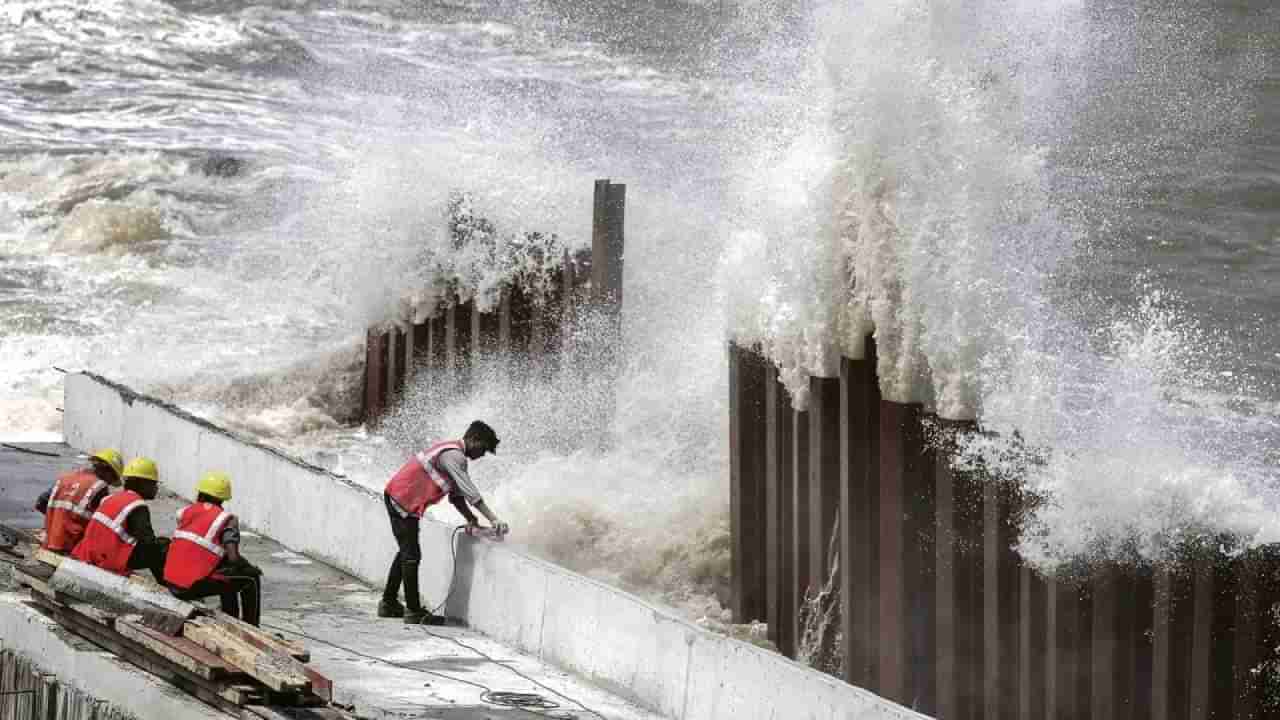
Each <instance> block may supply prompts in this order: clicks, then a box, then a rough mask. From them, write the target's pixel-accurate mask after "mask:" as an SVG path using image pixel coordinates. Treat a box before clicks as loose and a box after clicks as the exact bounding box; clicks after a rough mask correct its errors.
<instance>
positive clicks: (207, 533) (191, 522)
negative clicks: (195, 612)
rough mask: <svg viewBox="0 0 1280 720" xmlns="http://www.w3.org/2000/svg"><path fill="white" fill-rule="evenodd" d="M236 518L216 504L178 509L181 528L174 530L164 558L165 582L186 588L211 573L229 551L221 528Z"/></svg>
mask: <svg viewBox="0 0 1280 720" xmlns="http://www.w3.org/2000/svg"><path fill="white" fill-rule="evenodd" d="M234 517H235V515H232V514H231V513H229V512H227V511H226V510H223V509H222V508H221V507H219V506H217V505H214V504H213V503H203V502H200V503H195V504H194V505H188V506H186V507H184V508H182V509H181V510H179V511H178V529H177V530H175V531H173V541H172V542H171V543H169V555H168V557H166V558H165V561H164V579H165V582H167V583H169V584H170V585H174V586H177V587H180V588H184V589H185V588H189V587H191V586H192V585H194V584H196V582H197V581H199V580H203V579H204V578H207V577H209V576H210V575H212V574H213V570H214V568H216V567H218V563H220V562H222V556H223V554H224V553H226V550H224V549H223V547H222V543H221V542H220V536H221V534H222V530H223V529H224V528H226V526H227V523H228V522H231V519H232V518H234Z"/></svg>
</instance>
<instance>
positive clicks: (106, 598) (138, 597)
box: [48, 558, 196, 635]
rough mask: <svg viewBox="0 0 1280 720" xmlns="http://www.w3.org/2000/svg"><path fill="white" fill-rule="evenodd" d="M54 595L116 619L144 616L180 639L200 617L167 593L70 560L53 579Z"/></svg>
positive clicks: (152, 625) (148, 622)
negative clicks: (187, 624)
mask: <svg viewBox="0 0 1280 720" xmlns="http://www.w3.org/2000/svg"><path fill="white" fill-rule="evenodd" d="M48 585H49V587H50V588H52V589H53V591H54V592H57V593H64V594H66V595H68V596H71V597H74V598H76V599H77V600H80V601H83V602H87V603H90V604H92V605H94V606H96V607H99V608H101V609H103V610H105V611H107V612H111V613H114V614H116V615H132V614H137V615H141V616H142V617H143V619H144V621H145V622H146V623H147V625H149V626H151V627H154V628H156V629H158V630H161V631H163V632H166V633H168V634H170V635H176V634H177V633H178V631H179V630H180V629H181V628H182V623H183V622H185V621H186V620H187V618H190V617H192V616H193V615H195V613H196V608H195V606H194V605H192V604H190V603H187V602H183V601H181V600H178V599H177V598H175V597H173V596H172V595H170V594H169V593H167V592H164V591H161V590H158V589H152V588H151V587H149V586H146V585H144V584H142V583H137V582H130V581H129V579H128V578H125V577H121V576H119V575H115V574H113V573H109V572H107V571H106V570H102V569H101V568H97V567H94V566H92V565H88V564H86V563H82V562H78V561H76V560H72V559H71V558H66V559H64V560H63V562H62V564H61V565H60V566H59V567H58V569H57V570H56V571H54V573H53V576H52V577H50V578H49V583H48Z"/></svg>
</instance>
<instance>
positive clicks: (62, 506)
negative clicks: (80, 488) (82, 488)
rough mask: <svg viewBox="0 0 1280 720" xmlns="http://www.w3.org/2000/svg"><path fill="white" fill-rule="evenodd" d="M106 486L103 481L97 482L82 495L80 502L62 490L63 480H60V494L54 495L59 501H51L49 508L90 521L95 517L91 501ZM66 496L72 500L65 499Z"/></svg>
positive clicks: (71, 494)
mask: <svg viewBox="0 0 1280 720" xmlns="http://www.w3.org/2000/svg"><path fill="white" fill-rule="evenodd" d="M95 478H96V476H95ZM106 486H107V484H106V483H104V482H102V481H101V480H95V482H94V483H93V484H92V485H90V486H89V489H88V490H87V491H86V492H84V493H83V494H81V495H80V498H79V500H76V498H75V495H74V494H73V493H71V492H64V490H63V488H62V480H61V479H59V480H58V492H57V493H55V494H54V497H55V498H58V499H56V500H50V501H49V507H51V508H58V509H59V510H66V511H67V512H69V513H73V514H75V515H79V516H80V517H82V518H84V519H85V520H88V519H89V518H91V517H93V513H91V512H89V501H90V500H92V499H93V497H94V496H95V495H97V494H98V493H99V492H101V490H102V489H103V488H105V487H106ZM64 496H70V498H69V499H63V498H64Z"/></svg>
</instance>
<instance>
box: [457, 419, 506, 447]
mask: <svg viewBox="0 0 1280 720" xmlns="http://www.w3.org/2000/svg"><path fill="white" fill-rule="evenodd" d="M462 439H463V440H465V441H466V443H467V445H469V446H472V447H474V446H475V445H477V444H479V445H484V446H485V447H486V448H488V449H489V452H491V453H496V452H497V451H498V433H496V432H494V431H493V428H491V427H489V425H488V424H486V423H485V422H483V421H481V420H476V421H475V422H473V423H471V426H470V427H468V428H467V433H466V434H465V435H463V436H462Z"/></svg>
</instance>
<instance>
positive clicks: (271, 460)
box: [64, 374, 923, 720]
mask: <svg viewBox="0 0 1280 720" xmlns="http://www.w3.org/2000/svg"><path fill="white" fill-rule="evenodd" d="M65 393H66V399H65V406H66V410H65V415H64V433H65V436H66V440H67V442H68V443H69V444H71V445H72V446H73V447H76V448H80V449H86V448H90V447H99V446H114V447H119V448H120V449H121V450H122V451H123V452H125V453H126V454H127V455H148V456H150V457H153V458H155V460H156V461H157V462H158V463H159V464H160V467H161V472H162V473H163V475H164V477H165V478H167V479H171V482H170V483H167V485H168V487H169V488H170V489H171V490H173V491H174V492H177V493H180V494H190V493H191V491H192V487H193V485H194V481H195V479H196V478H197V477H199V475H200V474H201V473H202V472H204V471H207V470H212V469H220V470H225V471H226V472H228V473H230V474H231V476H232V478H233V480H234V482H235V498H234V500H233V501H232V504H231V506H230V508H231V509H232V510H234V511H235V512H236V513H237V514H238V515H239V516H240V518H241V520H242V521H243V522H244V523H245V524H246V525H248V526H249V527H251V528H253V529H254V530H257V531H258V532H261V533H263V534H266V535H268V536H270V537H272V538H274V539H276V540H278V541H279V542H281V543H283V544H285V545H287V546H289V547H292V548H294V549H296V550H299V551H304V552H307V553H309V554H311V555H313V556H315V557H318V558H321V559H324V560H326V561H327V562H329V563H331V564H333V565H334V566H335V567H338V568H341V569H343V570H346V571H347V572H350V573H351V574H353V575H356V576H358V577H360V578H362V579H364V580H365V581H367V582H369V583H372V584H374V585H375V586H376V585H378V584H380V583H381V582H382V581H383V579H384V576H385V573H386V570H387V564H388V562H389V561H390V558H391V557H392V556H393V555H394V553H395V549H396V548H395V543H394V540H393V539H392V537H391V534H390V532H389V530H388V529H387V527H386V517H385V510H384V509H383V506H382V502H381V499H380V498H379V497H378V496H377V495H376V494H375V493H373V492H371V491H370V490H368V489H367V488H364V487H361V486H359V485H355V484H353V483H351V482H349V481H346V480H345V479H343V478H339V477H337V476H334V475H332V474H330V473H328V472H326V471H324V470H323V469H321V468H317V467H314V466H311V465H308V464H306V463H304V462H302V461H300V460H297V459H295V458H292V457H289V456H287V455H285V454H283V453H281V452H279V451H276V450H273V449H271V448H268V447H265V446H263V445H259V444H256V443H254V442H252V441H250V440H248V439H246V438H243V437H240V436H237V435H235V434H233V433H230V432H228V431H226V430H223V429H220V428H218V427H216V426H214V425H212V424H210V423H208V422H206V421H204V420H201V419H199V418H196V417H194V416H192V415H190V414H189V413H186V412H184V411H182V410H181V409H179V408H176V407H174V406H172V405H169V404H167V403H164V402H161V401H159V400H155V399H152V398H148V397H146V396H143V395H139V394H137V393H135V392H133V391H132V390H130V389H128V388H126V387H123V386H121V385H118V384H115V383H112V382H110V381H108V380H106V379H104V378H101V377H98V376H95V375H91V374H73V375H69V376H68V377H67V381H66V390H65ZM422 526H423V529H422V545H423V554H424V562H423V568H422V591H423V595H424V598H423V599H424V602H427V603H429V604H430V605H431V606H435V605H437V604H439V603H440V602H441V601H442V600H443V597H444V595H445V593H446V591H447V588H448V586H449V581H450V576H451V571H452V569H453V568H452V563H451V562H450V558H449V542H450V539H451V537H452V527H451V526H449V525H445V524H442V523H438V522H435V521H426V522H424V523H423V524H422ZM447 612H448V613H449V614H450V615H459V616H462V617H465V618H466V620H467V622H468V623H469V624H470V625H471V627H473V628H475V629H477V630H479V631H481V632H484V633H486V634H488V635H490V636H492V637H493V638H495V639H497V640H499V641H502V642H505V643H508V644H510V645H513V646H516V647H518V648H520V649H522V650H525V651H527V652H529V653H532V654H534V655H537V656H538V657H540V658H542V659H544V660H546V661H548V662H551V663H553V664H556V665H559V666H560V667H563V668H565V669H566V670H569V671H572V672H574V673H576V674H578V675H579V676H581V677H583V678H585V679H587V680H589V681H590V682H592V683H594V684H596V685H599V686H601V687H604V688H607V689H609V690H611V691H613V692H615V693H617V694H618V695H621V696H623V697H626V698H629V699H631V700H633V701H635V702H637V703H639V704H641V705H643V706H645V707H648V708H650V709H652V710H654V711H657V712H659V713H662V714H663V715H666V716H668V717H671V718H675V719H677V720H703V719H706V718H733V720H768V719H769V718H796V719H802V718H803V719H811V720H827V719H831V720H835V719H837V718H839V719H844V720H881V719H885V720H887V719H890V718H894V719H898V718H901V719H904V720H905V719H908V718H921V717H923V716H921V715H917V714H916V713H913V712H911V711H910V710H907V709H905V708H902V707H901V706H898V705H895V704H893V703H891V702H889V701H887V700H884V699H882V698H880V697H878V696H876V695H874V694H872V693H870V692H868V691H865V690H861V689H859V688H856V687H853V686H851V685H848V684H845V683H843V682H841V681H839V680H836V679H835V678H831V677H829V676H827V675H823V674H821V673H818V672H816V671H813V670H811V669H809V668H806V667H804V666H801V665H799V664H796V663H794V662H792V661H790V660H787V659H786V658H785V657H783V656H781V655H778V654H776V653H773V652H770V651H768V650H763V649H760V648H757V647H754V646H752V645H749V644H746V643H742V642H739V641H736V640H732V639H729V638H726V637H723V636H720V635H716V634H713V633H710V632H707V631H705V630H703V629H701V628H699V627H697V626H695V625H693V624H691V623H688V622H686V621H684V620H682V619H680V618H678V617H676V616H674V615H673V614H671V613H669V612H668V611H666V610H664V609H660V608H657V607H654V606H652V605H650V604H648V603H646V602H644V601H643V600H641V599H639V598H637V597H635V596H632V595H629V594H627V593H625V592H622V591H620V590H617V589H615V588H612V587H609V586H607V585H604V584H602V583H599V582H596V581H594V580H591V579H589V578H586V577H583V576H581V575H577V574H575V573H572V572H570V571H568V570H565V569H563V568H560V567H558V566H555V565H552V564H550V563H547V562H544V561H541V560H538V559H536V558H532V557H529V556H527V555H525V554H523V553H520V552H518V551H516V550H513V549H511V548H509V547H505V546H502V545H498V544H494V543H487V542H473V541H471V540H469V539H467V538H460V539H459V550H458V557H457V572H456V581H455V584H454V588H453V592H452V594H451V596H450V598H449V603H448V606H447Z"/></svg>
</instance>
